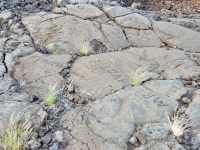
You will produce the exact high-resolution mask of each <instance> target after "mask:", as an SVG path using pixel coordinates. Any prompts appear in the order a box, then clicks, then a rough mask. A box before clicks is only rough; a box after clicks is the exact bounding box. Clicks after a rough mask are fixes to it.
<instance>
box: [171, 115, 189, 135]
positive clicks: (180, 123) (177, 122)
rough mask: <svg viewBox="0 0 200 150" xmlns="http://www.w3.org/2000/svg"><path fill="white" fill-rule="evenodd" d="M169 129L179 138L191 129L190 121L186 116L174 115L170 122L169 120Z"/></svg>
mask: <svg viewBox="0 0 200 150" xmlns="http://www.w3.org/2000/svg"><path fill="white" fill-rule="evenodd" d="M168 120H169V124H170V128H171V130H172V132H173V134H174V135H175V136H176V137H179V136H181V135H183V134H184V132H187V131H188V130H190V129H191V127H192V124H191V123H190V119H189V118H188V117H187V116H186V115H179V113H178V112H177V113H175V114H174V116H173V118H172V120H170V119H169V117H168Z"/></svg>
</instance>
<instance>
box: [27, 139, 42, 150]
mask: <svg viewBox="0 0 200 150" xmlns="http://www.w3.org/2000/svg"><path fill="white" fill-rule="evenodd" d="M40 146H41V144H40V143H38V142H37V141H36V140H30V141H29V142H28V147H29V148H31V149H38V148H39V147H40Z"/></svg>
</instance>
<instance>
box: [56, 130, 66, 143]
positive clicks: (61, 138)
mask: <svg viewBox="0 0 200 150" xmlns="http://www.w3.org/2000/svg"><path fill="white" fill-rule="evenodd" d="M55 139H56V140H57V141H58V142H60V143H62V142H63V141H64V135H63V131H56V132H55Z"/></svg>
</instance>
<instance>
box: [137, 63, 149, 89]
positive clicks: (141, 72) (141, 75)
mask: <svg viewBox="0 0 200 150" xmlns="http://www.w3.org/2000/svg"><path fill="white" fill-rule="evenodd" d="M150 75H151V73H150V72H148V71H146V70H145V69H143V68H141V67H140V68H138V69H137V70H136V72H135V73H134V75H133V86H137V85H140V84H141V83H142V82H143V81H146V80H147V79H148V78H149V77H150Z"/></svg>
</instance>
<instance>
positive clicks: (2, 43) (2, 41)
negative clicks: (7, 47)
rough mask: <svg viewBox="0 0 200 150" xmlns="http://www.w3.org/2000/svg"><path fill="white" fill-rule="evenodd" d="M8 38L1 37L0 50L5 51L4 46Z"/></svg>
mask: <svg viewBox="0 0 200 150" xmlns="http://www.w3.org/2000/svg"><path fill="white" fill-rule="evenodd" d="M6 40H7V38H0V52H3V47H4V44H5V42H6Z"/></svg>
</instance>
